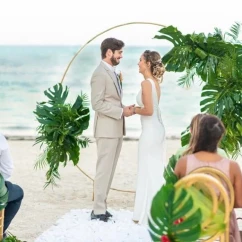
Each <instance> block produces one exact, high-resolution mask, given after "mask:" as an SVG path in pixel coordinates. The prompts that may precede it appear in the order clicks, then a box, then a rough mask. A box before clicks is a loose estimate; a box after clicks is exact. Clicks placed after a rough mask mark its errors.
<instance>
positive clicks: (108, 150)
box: [93, 137, 123, 215]
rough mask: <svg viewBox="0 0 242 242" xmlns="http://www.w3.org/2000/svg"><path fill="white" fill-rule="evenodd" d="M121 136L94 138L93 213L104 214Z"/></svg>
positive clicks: (120, 144) (118, 153)
mask: <svg viewBox="0 0 242 242" xmlns="http://www.w3.org/2000/svg"><path fill="white" fill-rule="evenodd" d="M122 143H123V137H121V138H96V144H97V157H98V158H97V165H96V176H95V180H94V206H93V210H94V214H95V215H99V214H105V212H106V210H107V202H106V200H107V196H108V193H109V190H110V187H111V183H112V180H113V176H114V172H115V169H116V166H117V162H118V158H119V155H120V151H121V147H122Z"/></svg>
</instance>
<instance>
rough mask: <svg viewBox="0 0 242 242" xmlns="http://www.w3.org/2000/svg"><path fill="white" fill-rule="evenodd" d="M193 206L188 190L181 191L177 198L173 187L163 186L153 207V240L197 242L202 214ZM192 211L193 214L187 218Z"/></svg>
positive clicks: (150, 220) (151, 221) (151, 228)
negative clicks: (166, 239) (167, 239)
mask: <svg viewBox="0 0 242 242" xmlns="http://www.w3.org/2000/svg"><path fill="white" fill-rule="evenodd" d="M184 201H185V202H184ZM193 206H194V201H193V199H192V197H191V196H189V195H188V193H187V191H186V190H184V189H183V190H181V192H180V194H179V195H178V196H177V197H176V190H175V187H174V186H173V185H171V184H168V185H165V186H163V187H162V188H161V190H160V191H159V192H158V193H157V194H156V196H155V197H154V199H153V202H152V206H151V212H150V214H151V218H150V219H149V228H150V235H151V238H152V240H153V241H161V238H162V236H164V237H167V238H169V241H177V242H179V241H183V242H184V241H186V242H190V241H196V240H197V239H198V238H199V237H200V234H201V225H200V224H201V221H202V213H201V210H200V209H199V208H195V209H193ZM191 209H192V210H193V211H192V213H191V214H190V215H189V216H187V214H188V213H189V212H190V211H191Z"/></svg>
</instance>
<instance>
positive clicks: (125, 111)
mask: <svg viewBox="0 0 242 242" xmlns="http://www.w3.org/2000/svg"><path fill="white" fill-rule="evenodd" d="M134 106H135V105H130V106H126V107H124V108H123V115H124V116H125V117H129V116H131V115H133V109H132V108H133V107H134Z"/></svg>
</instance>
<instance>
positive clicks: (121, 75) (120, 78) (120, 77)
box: [118, 71, 123, 87]
mask: <svg viewBox="0 0 242 242" xmlns="http://www.w3.org/2000/svg"><path fill="white" fill-rule="evenodd" d="M118 78H119V81H120V85H121V87H122V86H123V85H122V84H123V83H122V82H123V74H122V72H121V71H120V72H119V74H118Z"/></svg>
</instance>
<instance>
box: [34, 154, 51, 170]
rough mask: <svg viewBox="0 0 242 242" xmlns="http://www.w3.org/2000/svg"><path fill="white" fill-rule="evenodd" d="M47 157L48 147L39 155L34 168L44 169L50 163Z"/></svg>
mask: <svg viewBox="0 0 242 242" xmlns="http://www.w3.org/2000/svg"><path fill="white" fill-rule="evenodd" d="M46 158H47V149H45V150H44V151H43V152H42V153H41V154H40V155H39V157H38V159H37V161H36V163H35V165H34V169H44V168H45V167H46V166H47V165H48V162H47V160H46Z"/></svg>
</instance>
